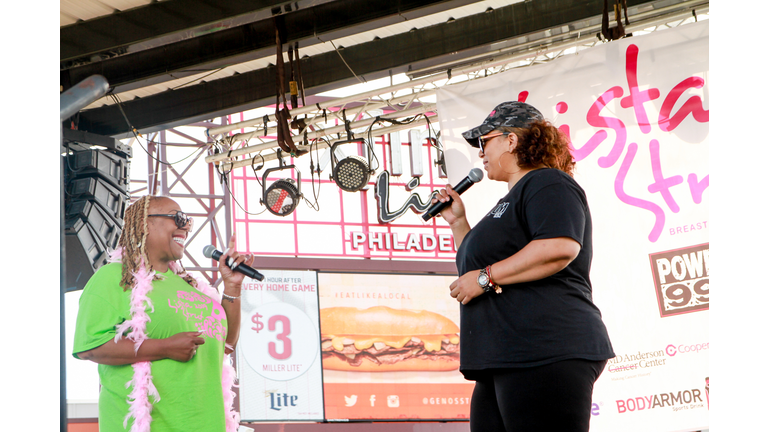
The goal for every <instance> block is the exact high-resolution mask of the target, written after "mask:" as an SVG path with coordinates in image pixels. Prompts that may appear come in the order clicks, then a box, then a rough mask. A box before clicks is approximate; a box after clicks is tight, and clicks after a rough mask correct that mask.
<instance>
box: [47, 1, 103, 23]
mask: <svg viewBox="0 0 768 432" xmlns="http://www.w3.org/2000/svg"><path fill="white" fill-rule="evenodd" d="M59 11H60V12H63V13H65V14H67V15H68V16H72V17H75V18H76V19H80V20H83V21H85V20H89V19H93V18H96V17H100V16H102V15H109V14H111V13H112V12H114V8H111V7H109V6H107V5H105V4H104V3H102V2H100V1H97V0H60V3H59Z"/></svg>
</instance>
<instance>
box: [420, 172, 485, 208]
mask: <svg viewBox="0 0 768 432" xmlns="http://www.w3.org/2000/svg"><path fill="white" fill-rule="evenodd" d="M482 179H483V170H481V169H480V168H472V169H471V170H469V174H468V175H467V176H466V177H464V180H462V181H460V182H459V184H457V185H456V186H454V188H453V190H455V191H456V193H457V194H459V195H461V194H463V193H464V191H466V190H467V189H469V187H470V186H472V185H473V184H475V183H477V182H479V181H480V180H482ZM452 202H453V199H448V201H447V202H440V201H438V202H436V203H434V204H432V207H430V208H429V209H427V211H426V213H424V215H423V216H421V218H422V219H424V220H425V221H428V220H429V219H431V218H432V216H435V215H436V214H439V213H440V212H441V211H443V209H444V208H446V207H448V206H449V205H451V203H452Z"/></svg>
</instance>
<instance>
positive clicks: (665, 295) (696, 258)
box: [650, 243, 709, 318]
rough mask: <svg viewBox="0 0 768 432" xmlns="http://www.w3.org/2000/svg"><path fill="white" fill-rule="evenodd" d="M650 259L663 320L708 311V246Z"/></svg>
mask: <svg viewBox="0 0 768 432" xmlns="http://www.w3.org/2000/svg"><path fill="white" fill-rule="evenodd" d="M650 258H651V269H652V272H653V279H654V282H655V283H656V297H657V299H658V302H659V313H660V314H661V316H662V318H663V317H667V316H671V315H678V314H682V313H688V312H695V311H700V310H707V309H709V243H706V244H702V245H698V246H691V247H687V248H683V249H677V250H673V251H667V252H659V253H655V254H651V255H650Z"/></svg>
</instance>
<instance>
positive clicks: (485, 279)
mask: <svg viewBox="0 0 768 432" xmlns="http://www.w3.org/2000/svg"><path fill="white" fill-rule="evenodd" d="M477 284H478V285H480V288H482V289H483V291H485V292H487V293H489V292H491V291H494V288H495V287H494V285H493V282H491V277H490V276H488V272H487V271H486V269H482V270H480V274H479V275H477Z"/></svg>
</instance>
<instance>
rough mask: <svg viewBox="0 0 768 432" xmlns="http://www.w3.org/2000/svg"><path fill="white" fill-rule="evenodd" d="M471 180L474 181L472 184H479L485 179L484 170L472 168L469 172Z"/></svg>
mask: <svg viewBox="0 0 768 432" xmlns="http://www.w3.org/2000/svg"><path fill="white" fill-rule="evenodd" d="M467 177H469V179H470V180H472V183H477V182H479V181H480V180H482V179H483V170H481V169H480V168H472V169H471V170H469V174H468V175H467Z"/></svg>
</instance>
